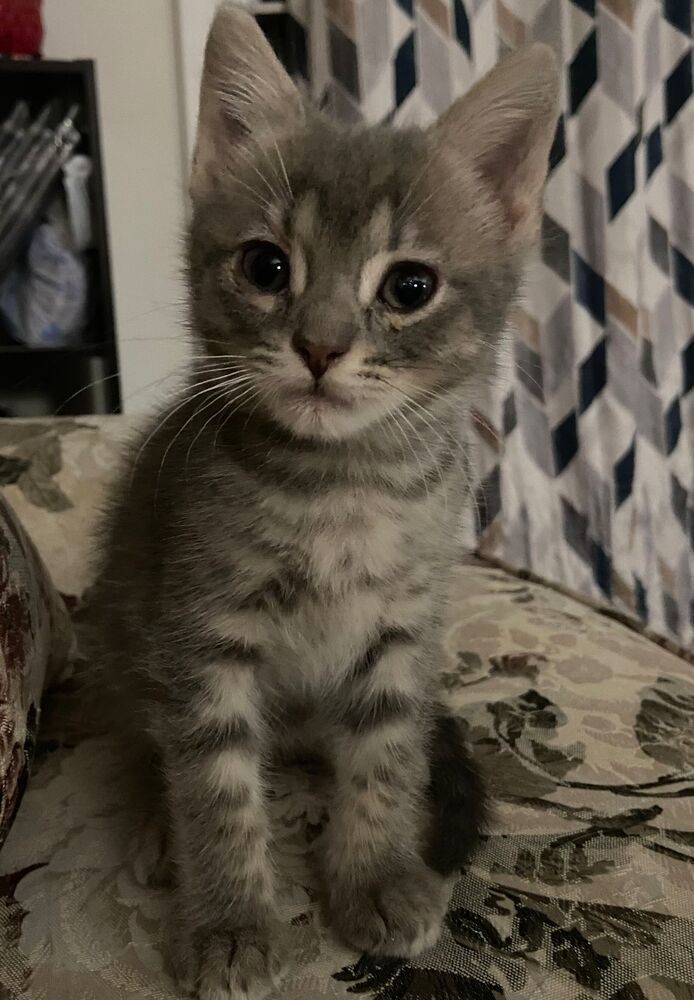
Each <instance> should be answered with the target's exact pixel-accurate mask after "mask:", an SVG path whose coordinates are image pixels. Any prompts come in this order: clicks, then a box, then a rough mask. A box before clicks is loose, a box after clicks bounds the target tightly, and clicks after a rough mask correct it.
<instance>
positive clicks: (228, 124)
mask: <svg viewBox="0 0 694 1000" xmlns="http://www.w3.org/2000/svg"><path fill="white" fill-rule="evenodd" d="M302 119H303V106H302V102H301V98H300V96H299V92H298V90H297V89H296V87H295V86H294V84H293V83H292V81H291V79H290V77H289V76H288V74H287V72H286V71H285V69H284V67H283V66H282V64H281V63H280V61H279V59H278V58H277V56H276V55H275V53H274V52H273V51H272V48H271V47H270V45H269V43H268V42H267V40H266V38H265V36H264V35H263V33H262V31H261V30H260V28H259V27H258V24H257V22H256V20H255V18H254V17H252V16H251V15H250V14H248V13H247V12H246V11H244V10H242V9H241V8H240V7H239V6H238V5H237V4H236V3H233V2H230V0H223V2H222V3H221V4H220V5H219V7H218V8H217V13H216V14H215V17H214V20H213V22H212V26H211V28H210V33H209V35H208V38H207V46H206V48H205V65H204V68H203V73H202V83H201V87H200V112H199V116H198V134H197V140H196V144H195V154H194V157H193V169H192V174H191V181H190V191H191V195H192V197H193V200H196V199H197V198H202V197H205V196H206V195H207V194H209V192H210V191H211V190H214V188H215V186H216V185H217V184H218V183H219V181H220V180H222V179H223V178H224V176H225V174H228V173H233V171H234V169H235V168H236V167H237V166H238V164H239V163H240V162H241V161H242V160H243V159H244V158H245V157H247V156H248V154H249V152H254V151H255V150H257V149H258V147H259V146H260V147H262V146H263V145H265V144H270V145H272V142H273V140H274V141H277V139H279V138H281V137H282V136H284V135H287V134H288V133H289V132H291V131H292V129H295V128H297V127H298V125H299V123H300V122H301V121H302Z"/></svg>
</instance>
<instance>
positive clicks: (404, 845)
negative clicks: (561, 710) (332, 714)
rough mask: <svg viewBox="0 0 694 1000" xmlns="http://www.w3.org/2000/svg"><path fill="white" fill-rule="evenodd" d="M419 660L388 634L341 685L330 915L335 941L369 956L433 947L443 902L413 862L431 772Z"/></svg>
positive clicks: (443, 890) (408, 641)
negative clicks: (341, 940)
mask: <svg viewBox="0 0 694 1000" xmlns="http://www.w3.org/2000/svg"><path fill="white" fill-rule="evenodd" d="M418 653H419V650H418V649H417V646H416V644H415V642H414V641H413V639H412V637H410V636H408V635H407V634H406V633H405V632H402V631H401V630H389V631H387V632H385V633H384V634H383V636H381V637H380V638H379V640H378V641H377V643H375V644H374V646H373V648H372V650H369V651H368V652H367V654H366V656H365V657H364V660H363V663H362V667H364V666H366V667H367V668H368V669H361V670H358V671H357V673H356V675H355V676H354V677H353V678H352V681H351V682H350V683H349V685H346V686H345V689H344V698H345V703H344V704H343V706H342V708H341V709H340V710H339V711H340V723H339V726H338V728H337V730H336V733H335V743H334V757H335V769H336V777H337V784H336V794H335V803H334V808H333V814H332V816H331V822H330V826H329V829H328V845H327V857H326V867H327V879H328V891H329V898H330V909H331V913H332V918H333V923H334V925H335V927H336V930H337V931H338V933H339V934H340V935H341V936H342V937H343V938H344V939H345V940H346V941H347V942H348V943H350V944H351V945H353V946H354V947H356V948H359V949H362V950H364V951H368V952H370V953H372V954H382V955H394V956H402V957H406V956H413V955H416V954H418V953H419V952H421V951H423V950H424V949H425V948H427V947H430V946H431V945H433V944H434V943H435V941H436V939H437V938H438V935H439V932H440V929H441V924H442V921H443V917H444V915H445V910H446V904H447V901H448V889H449V887H448V885H447V883H446V880H445V879H444V878H442V877H441V876H440V875H438V874H436V873H435V872H433V871H432V870H430V869H429V868H428V867H427V866H426V865H425V864H424V862H423V861H422V859H421V854H420V851H421V847H422V844H421V839H422V828H423V820H424V816H425V812H426V805H425V795H426V788H427V783H428V779H429V765H428V761H427V757H426V728H427V719H428V711H427V706H426V705H425V704H423V703H422V702H421V701H420V700H419V698H418V691H417V688H418V685H417V680H416V675H415V669H416V668H415V664H416V662H417V660H418Z"/></svg>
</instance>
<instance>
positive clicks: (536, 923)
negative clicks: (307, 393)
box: [0, 417, 694, 1000]
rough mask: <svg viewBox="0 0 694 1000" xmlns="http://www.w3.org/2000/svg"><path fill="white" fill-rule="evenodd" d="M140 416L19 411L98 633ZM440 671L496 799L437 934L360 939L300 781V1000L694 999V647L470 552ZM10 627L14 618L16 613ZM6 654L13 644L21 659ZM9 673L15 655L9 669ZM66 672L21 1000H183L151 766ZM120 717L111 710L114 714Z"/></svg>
mask: <svg viewBox="0 0 694 1000" xmlns="http://www.w3.org/2000/svg"><path fill="white" fill-rule="evenodd" d="M129 429H130V427H129V424H128V422H127V421H126V420H125V419H124V418H121V417H113V418H100V419H97V418H85V419H62V420H58V419H56V420H50V421H42V420H41V421H4V422H3V421H0V485H2V487H3V493H4V496H5V498H6V500H7V501H9V503H10V505H11V506H12V508H13V510H14V511H15V514H16V515H17V516H18V518H19V519H20V520H21V522H22V524H23V525H24V527H25V529H26V530H27V532H28V533H29V535H30V536H31V538H32V539H33V541H34V543H35V545H36V546H37V548H38V550H39V552H40V554H41V556H42V558H43V561H44V563H45V564H46V566H47V568H48V571H49V573H50V575H51V576H52V578H53V581H54V582H55V584H56V587H57V588H58V589H59V590H60V592H61V593H62V594H63V595H65V597H66V599H67V603H68V605H69V606H70V608H71V609H72V610H73V613H74V614H75V616H76V618H77V622H78V623H79V615H80V605H81V601H82V599H83V596H84V593H85V591H86V590H87V588H88V586H89V582H90V576H89V572H90V571H89V565H90V561H89V535H90V529H91V527H92V525H93V522H94V519H95V518H96V516H97V513H98V508H99V504H100V502H101V500H102V498H103V496H104V493H105V491H106V490H107V489H108V485H109V482H110V481H111V480H112V478H113V476H114V474H115V472H116V469H117V466H118V454H119V448H120V442H121V441H122V439H123V437H124V436H125V435H127V434H128V433H129ZM452 607H453V624H452V625H451V628H450V630H449V632H448V634H447V638H446V643H445V651H444V656H443V658H442V663H441V668H442V670H441V679H442V683H443V686H444V688H445V692H446V696H447V698H448V700H449V703H450V706H451V708H452V709H453V710H454V711H455V712H456V713H458V714H459V715H460V717H461V718H462V719H463V720H464V722H465V725H466V728H467V732H468V736H469V740H470V743H471V745H472V748H473V750H474V753H475V756H476V758H477V759H478V760H479V762H480V764H481V766H482V768H483V769H484V772H485V774H486V776H487V781H488V784H489V787H490V790H491V793H492V795H493V797H494V810H493V818H492V821H491V825H490V828H489V830H488V833H487V835H486V836H485V838H484V842H483V844H482V847H481V849H480V850H479V852H478V854H477V855H476V857H475V858H474V861H473V862H472V864H471V865H470V867H469V869H468V870H467V871H466V872H464V873H463V874H462V875H461V877H460V879H459V881H458V883H457V886H456V888H455V891H454V894H453V897H452V899H451V903H450V909H449V913H448V917H447V921H446V927H445V929H444V933H443V935H442V937H441V940H440V942H439V943H438V945H437V946H436V947H435V948H434V949H433V950H432V951H430V952H428V953H427V954H424V955H422V956H421V958H419V959H417V960H416V961H413V962H409V961H400V960H396V959H393V960H383V959H379V960H375V959H372V958H370V957H368V956H365V955H358V954H355V953H353V952H350V951H349V950H348V949H346V948H345V947H344V946H343V945H342V944H340V943H339V942H338V941H336V940H335V939H334V937H333V935H332V933H331V931H330V928H329V926H327V925H326V923H325V921H324V919H323V915H322V907H321V888H320V882H319V880H318V879H317V877H316V873H315V864H314V863H313V859H314V858H315V854H316V851H317V850H319V849H320V843H321V833H322V830H323V828H324V826H325V824H326V822H327V819H328V812H327V805H328V798H329V788H327V787H326V783H325V779H324V778H323V776H322V775H321V774H320V772H315V773H306V772H303V771H293V770H288V771H286V772H285V771H281V772H278V774H277V775H276V777H275V780H274V781H273V789H272V793H271V810H272V815H273V821H274V830H275V845H274V849H275V852H276V856H277V863H278V867H279V871H280V873H281V887H282V888H281V895H280V908H281V915H282V917H283V918H284V920H285V921H286V923H287V924H288V925H289V927H290V930H289V933H290V934H291V936H292V939H293V942H294V950H293V960H292V966H291V969H290V972H289V975H288V977H287V979H286V982H285V985H284V987H283V989H282V990H281V992H280V994H279V995H281V996H282V997H285V998H288V1000H318V998H324V997H345V998H346V997H349V996H364V997H372V998H378V1000H422V998H437V1000H449V998H450V1000H453V998H465V1000H495V998H497V1000H498V998H501V997H508V998H514V1000H516V998H517V1000H531V998H532V1000H588V998H594V997H601V998H606V1000H642V998H647V1000H665V998H668V1000H669V998H673V1000H685V998H690V1000H691V998H693V997H694V660H693V658H692V656H691V655H690V654H687V653H686V652H685V651H682V650H678V649H676V648H675V647H674V646H672V645H671V644H670V643H669V642H668V641H666V640H663V639H659V638H658V637H657V636H654V635H651V634H648V633H646V632H644V631H643V630H642V629H641V628H640V627H639V626H638V625H636V624H635V623H634V622H633V621H631V620H629V619H628V618H625V617H624V616H622V615H621V614H617V613H616V612H614V611H612V610H610V609H609V608H603V607H599V606H597V605H594V604H589V603H587V602H585V601H583V600H580V599H579V598H577V597H575V596H573V595H572V594H570V593H568V592H565V591H563V590H560V589H558V588H556V587H553V586H551V585H549V584H547V583H543V582H542V581H540V580H537V579H535V578H531V577H529V576H528V575H527V574H525V575H523V574H520V573H517V572H514V571H513V570H511V569H509V568H507V567H504V566H501V565H499V564H494V563H489V562H484V561H481V560H479V559H475V558H472V557H470V558H469V559H467V560H466V561H465V562H464V563H463V564H461V565H460V566H459V567H458V569H457V571H456V573H455V579H454V581H453V591H452ZM0 627H1V625H0ZM1 648H2V647H0V649H1ZM0 667H2V663H0ZM88 675H89V664H88V663H86V662H84V661H82V660H81V659H80V656H79V650H78V651H77V653H76V654H73V656H72V657H71V659H70V661H69V665H68V666H67V667H66V668H65V669H63V670H62V671H61V672H60V673H59V674H58V675H57V676H54V677H53V680H52V683H51V684H49V686H48V687H47V689H46V690H45V693H44V698H43V715H42V719H41V724H40V726H39V728H38V734H37V736H36V741H35V743H36V745H35V749H34V750H33V760H32V773H31V777H30V779H29V781H28V783H27V787H26V790H25V791H24V795H23V799H22V802H21V805H20V806H19V809H18V811H17V813H16V816H15V819H14V822H13V824H12V827H11V829H10V831H9V835H8V837H7V840H6V843H5V845H4V847H3V848H2V851H0V998H2V1000H14V998H19V997H22V998H29V1000H172V998H174V997H175V996H176V995H177V994H176V991H175V987H174V983H173V980H172V972H171V965H170V961H169V957H168V953H167V947H166V923H167V913H168V910H169V906H170V895H169V891H168V889H167V887H166V884H165V883H162V880H161V878H160V875H159V872H160V870H161V866H160V865H159V860H160V853H161V840H160V836H159V833H158V828H157V824H156V821H155V817H154V816H153V815H152V813H151V803H150V800H149V799H148V798H147V797H146V795H144V794H143V790H142V782H141V781H140V780H139V776H140V771H139V769H138V768H137V766H135V765H134V764H133V762H132V761H130V760H129V759H128V756H127V754H126V753H125V752H124V751H123V748H122V747H121V746H120V744H119V741H118V734H117V733H113V732H109V731H108V730H104V728H103V727H102V726H100V725H99V721H100V720H99V719H98V717H97V718H94V717H93V716H94V713H93V712H92V713H89V712H87V710H86V707H85V706H86V702H85V701H84V699H83V698H82V695H81V692H82V691H83V684H84V678H85V677H88ZM97 716H98V712H97Z"/></svg>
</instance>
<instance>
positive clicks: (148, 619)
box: [96, 5, 557, 1000]
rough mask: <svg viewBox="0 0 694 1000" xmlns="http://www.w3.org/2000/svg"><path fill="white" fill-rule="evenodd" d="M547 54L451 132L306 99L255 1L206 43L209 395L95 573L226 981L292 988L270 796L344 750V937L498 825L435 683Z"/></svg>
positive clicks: (204, 374)
mask: <svg viewBox="0 0 694 1000" xmlns="http://www.w3.org/2000/svg"><path fill="white" fill-rule="evenodd" d="M556 104H557V78H556V71H555V67H554V62H553V58H552V56H551V53H550V52H549V50H548V49H546V48H544V47H543V46H534V47H532V48H529V49H526V50H525V51H523V52H521V53H519V54H518V55H515V56H512V57H511V58H509V59H507V60H506V61H504V62H503V63H501V65H499V66H498V67H497V68H496V69H495V70H493V71H492V73H490V74H489V76H488V77H487V78H486V79H485V80H483V81H482V82H481V83H480V84H478V85H477V86H476V87H475V88H473V90H472V91H471V92H470V93H469V94H468V95H467V96H466V97H464V98H462V99H461V100H459V101H458V102H457V103H456V104H455V105H454V106H453V107H452V108H451V109H450V111H449V112H448V113H447V114H446V115H444V116H443V118H442V119H441V120H440V121H439V122H438V123H437V124H436V125H434V126H433V127H432V128H430V129H428V130H418V129H410V130H403V131H394V130H391V129H389V128H385V127H376V128H366V127H358V128H351V129H348V128H345V127H342V126H339V125H336V124H335V123H333V122H331V121H328V120H327V119H325V118H323V117H321V116H319V115H318V114H317V113H315V112H313V111H310V110H307V109H306V108H305V107H304V106H303V103H302V101H301V100H300V98H299V95H298V93H297V91H296V89H295V88H294V86H293V84H292V83H291V81H290V79H289V78H288V76H287V75H286V74H285V72H284V70H283V69H282V67H281V66H280V64H279V63H278V61H277V60H276V58H275V56H274V55H273V53H272V51H271V49H270V48H269V46H268V45H267V43H266V42H265V40H264V38H263V36H262V34H261V33H260V31H259V29H258V28H257V26H256V24H255V22H254V21H253V19H252V18H251V17H249V16H247V15H245V14H243V13H241V12H239V11H238V10H237V9H235V8H234V7H233V6H229V5H223V6H222V7H221V8H220V10H219V12H218V14H217V16H216V19H215V21H214V24H213V26H212V29H211V33H210V38H209V42H208V46H207V53H206V63H205V69H204V78H203V83H202V95H201V105H200V123H199V132H198V140H197V150H196V156H195V163H194V168H193V175H192V197H193V208H194V212H193V219H192V224H191V230H190V240H189V248H188V263H189V279H190V294H191V314H192V328H193V331H194V335H195V338H196V342H197V344H198V348H199V350H198V354H197V357H196V360H195V362H194V365H193V371H192V373H191V377H190V384H189V386H188V388H187V391H186V392H185V393H184V394H183V395H181V397H180V398H178V399H177V400H176V401H175V402H174V404H173V406H172V407H171V409H170V410H169V411H167V413H166V414H165V415H164V416H163V418H160V420H159V422H158V423H157V424H156V425H155V426H154V427H153V429H152V430H151V431H150V433H149V434H148V435H147V436H146V437H145V438H144V439H143V441H142V443H141V445H140V447H139V449H134V451H133V456H132V459H131V462H130V467H129V469H128V472H127V473H126V474H125V475H124V477H123V480H122V483H121V486H120V489H119V490H118V492H117V494H116V496H115V497H114V500H113V503H112V508H111V511H110V515H109V518H108V519H107V525H106V549H105V556H104V562H103V566H102V568H101V577H100V582H99V583H98V585H97V588H96V607H97V611H98V623H99V634H100V636H101V639H102V645H103V653H102V656H103V659H104V660H105V661H106V663H107V667H108V672H109V680H110V682H111V684H112V685H113V688H114V692H115V693H116V694H118V693H119V694H121V695H122V696H123V697H124V698H126V699H127V709H124V710H123V711H124V712H126V713H127V714H129V715H130V716H131V717H134V718H135V719H136V722H137V724H138V726H139V727H140V729H141V730H142V732H144V733H146V734H147V737H148V739H149V740H150V741H151V744H152V746H153V748H154V751H155V753H156V760H157V766H158V768H159V770H160V771H161V775H162V777H163V794H164V801H165V809H166V817H167V824H168V832H169V841H170V843H169V853H170V861H171V868H172V874H173V878H174V882H175V893H176V895H175V902H174V905H173V919H174V923H175V945H174V954H175V958H176V960H177V962H178V964H179V966H180V969H181V977H182V982H183V983H184V985H186V986H187V987H188V988H189V989H190V990H191V991H192V992H193V993H194V995H196V996H197V997H199V998H201V1000H224V998H229V997H232V998H235V1000H236V998H241V997H243V998H253V1000H255V998H260V997H263V996H265V995H266V993H267V992H268V991H269V990H270V989H271V988H272V986H273V984H276V982H277V979H278V975H279V973H280V968H281V964H282V963H281V948H280V947H279V944H278V936H277V934H276V932H275V929H274V915H273V882H274V872H273V867H272V864H271V863H270V860H269V854H268V838H269V830H268V818H267V814H266V809H265V804H264V797H265V791H266V779H267V776H268V771H269V767H270V763H271V760H272V758H273V755H274V754H275V752H276V751H277V750H278V749H280V750H281V749H282V748H283V747H286V746H289V745H290V744H291V743H292V742H293V741H294V739H295V737H296V736H297V734H300V733H301V732H304V733H308V735H309V736H310V737H311V739H312V740H313V741H314V742H318V743H320V745H321V747H322V748H323V750H324V751H325V753H326V754H328V756H329V757H330V759H331V760H332V765H333V768H334V800H333V803H332V812H331V822H330V824H329V828H328V831H327V837H326V847H325V854H324V858H323V864H324V869H325V885H326V889H327V897H328V906H329V909H330V911H331V914H332V920H333V923H334V926H335V928H336V930H337V931H338V933H339V934H340V935H341V936H342V937H343V939H344V940H345V941H347V942H349V943H350V944H351V945H353V946H355V947H356V948H359V949H364V950H367V951H369V952H371V953H375V954H385V955H398V956H412V955H416V954H417V953H418V952H420V951H421V950H422V949H424V948H427V947H429V946H430V945H432V944H433V943H434V942H435V941H436V938H437V936H438V934H439V931H440V927H441V922H442V919H443V916H444V913H445V907H446V903H447V895H448V889H449V882H448V881H447V879H446V875H447V874H449V873H450V872H451V871H454V870H455V869H456V868H458V867H459V866H460V865H461V864H462V863H463V862H464V861H465V860H466V858H467V857H468V856H469V852H470V849H471V846H472V845H473V844H474V840H475V836H476V835H477V832H478V831H479V827H480V823H481V821H482V818H483V796H482V791H481V787H480V783H479V780H478V779H477V777H476V775H475V773H474V771H473V769H472V767H471V766H470V764H469V762H468V760H467V757H466V753H465V749H464V745H463V743H462V741H461V736H460V733H459V731H458V729H457V727H456V724H455V723H454V722H453V720H451V719H450V718H447V717H446V716H445V713H443V712H442V711H441V709H440V708H439V707H437V702H436V685H435V678H436V673H437V664H438V663H439V658H440V653H439V648H440V641H441V631H442V628H443V626H444V624H445V594H446V589H447V579H448V569H449V567H450V566H451V564H452V563H453V561H454V560H455V558H456V555H457V546H456V541H455V539H456V533H457V526H458V522H459V519H460V514H461V508H462V506H463V504H464V502H465V499H466V486H465V483H466V470H465V467H464V461H463V457H462V451H461V446H460V442H459V426H460V418H461V414H463V413H464V412H465V408H466V406H467V405H469V402H470V399H471V395H472V393H473V392H474V389H475V387H476V386H479V384H480V383H481V382H483V381H484V380H485V379H487V378H488V377H489V376H490V375H491V374H492V372H493V370H494V357H495V348H496V345H497V341H498V339H499V337H500V334H501V332H502V330H503V327H504V323H505V317H506V314H507V311H508V308H509V304H510V303H511V302H512V301H513V299H514V296H515V295H516V291H517V289H518V285H519V280H520V276H521V267H522V261H523V257H524V254H525V252H526V251H527V250H528V248H529V247H530V245H531V244H532V242H533V240H534V238H535V236H536V233H537V230H538V223H539V219H540V212H541V207H540V206H541V196H542V189H543V184H544V179H545V173H546V167H547V160H548V153H549V148H550V144H551V142H552V137H553V132H554V126H555V122H556Z"/></svg>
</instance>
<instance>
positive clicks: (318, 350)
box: [294, 342, 346, 382]
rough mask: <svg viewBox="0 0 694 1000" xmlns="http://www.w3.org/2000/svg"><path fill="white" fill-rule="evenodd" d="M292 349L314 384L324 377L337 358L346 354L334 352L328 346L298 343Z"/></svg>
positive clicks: (330, 346)
mask: <svg viewBox="0 0 694 1000" xmlns="http://www.w3.org/2000/svg"><path fill="white" fill-rule="evenodd" d="M294 349H295V350H296V353H297V354H298V355H299V357H300V358H301V359H302V361H303V362H304V364H305V365H306V367H307V368H308V370H309V371H310V372H311V374H312V375H313V377H314V378H315V380H316V382H317V381H318V380H319V379H320V378H322V377H323V375H325V373H326V372H327V370H328V368H330V366H331V365H332V364H334V362H335V361H337V359H338V358H341V357H343V355H344V354H345V353H346V352H345V351H336V350H335V348H334V346H332V345H330V344H305V343H304V344H302V343H300V342H299V343H297V344H295V345H294Z"/></svg>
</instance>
